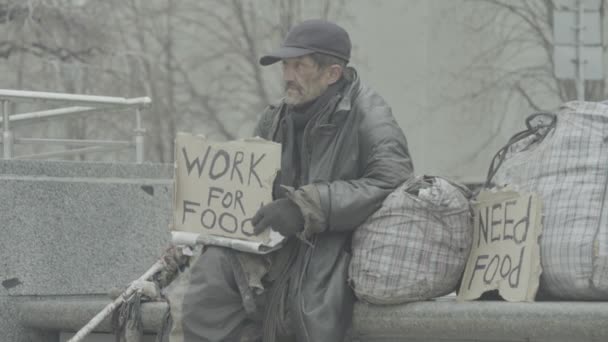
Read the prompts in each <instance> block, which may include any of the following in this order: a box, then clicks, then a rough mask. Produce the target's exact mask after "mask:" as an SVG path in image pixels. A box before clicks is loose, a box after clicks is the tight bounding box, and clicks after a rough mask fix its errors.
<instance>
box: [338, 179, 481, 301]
mask: <svg viewBox="0 0 608 342" xmlns="http://www.w3.org/2000/svg"><path fill="white" fill-rule="evenodd" d="M465 194H467V195H468V191H467V190H466V189H465V188H463V187H460V186H457V185H455V184H453V183H451V182H449V181H447V180H445V179H443V178H439V177H417V178H414V179H411V180H409V181H407V182H405V183H404V184H403V185H402V186H400V187H399V188H398V189H397V190H395V191H394V192H393V193H391V194H390V195H389V196H388V197H387V198H386V200H385V201H384V203H383V204H382V207H381V208H380V209H379V210H378V211H377V212H375V213H374V214H373V215H372V216H371V217H370V218H369V219H368V220H367V221H366V222H365V223H363V225H361V226H360V227H359V228H357V230H356V231H355V233H354V234H353V242H352V249H353V250H352V252H353V257H352V259H351V263H350V279H351V283H352V286H353V289H354V291H355V294H356V296H357V297H358V298H359V299H361V300H363V301H366V302H370V303H373V304H397V303H404V302H411V301H418V300H425V299H429V298H433V297H438V296H441V295H445V294H448V293H450V292H452V291H454V290H455V289H456V287H457V286H458V283H459V280H460V278H461V276H462V272H463V270H464V267H465V264H466V260H467V257H468V255H469V251H470V247H471V240H472V234H473V229H472V216H471V210H470V206H469V201H468V198H467V195H465Z"/></svg>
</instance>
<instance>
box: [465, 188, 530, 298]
mask: <svg viewBox="0 0 608 342" xmlns="http://www.w3.org/2000/svg"><path fill="white" fill-rule="evenodd" d="M474 207H475V221H474V232H473V246H472V249H471V254H470V255H469V259H468V262H467V265H466V268H465V272H464V277H463V279H462V284H461V286H460V291H459V293H458V298H459V299H460V300H472V299H476V298H479V297H480V296H481V295H482V294H483V293H484V292H487V291H490V290H495V289H498V292H499V294H500V295H501V296H502V297H503V298H504V299H505V300H507V301H512V302H518V301H533V300H534V296H535V295H536V291H537V290H538V281H539V276H540V273H541V266H540V249H539V245H538V238H539V236H540V233H541V202H540V200H539V198H538V196H537V195H536V194H533V193H518V192H515V191H510V190H506V189H503V190H501V191H492V192H490V191H483V192H481V193H480V194H479V196H478V197H477V203H476V205H475V206H474Z"/></svg>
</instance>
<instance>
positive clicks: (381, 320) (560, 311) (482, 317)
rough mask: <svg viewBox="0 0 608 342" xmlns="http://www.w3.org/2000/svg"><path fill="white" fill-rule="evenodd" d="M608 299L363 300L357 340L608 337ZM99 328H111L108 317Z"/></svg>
mask: <svg viewBox="0 0 608 342" xmlns="http://www.w3.org/2000/svg"><path fill="white" fill-rule="evenodd" d="M109 302H110V300H109V299H104V298H54V299H46V300H32V301H29V302H23V303H21V304H19V305H18V309H19V311H20V320H21V324H22V325H23V326H25V327H29V328H34V329H36V330H47V331H77V330H78V329H80V328H81V327H82V326H84V325H85V324H86V323H87V322H88V321H89V320H90V319H91V318H92V317H93V316H94V315H95V314H97V313H98V312H99V311H101V309H103V307H104V306H105V305H107V304H108V303H109ZM167 309H168V306H167V304H166V303H164V302H154V303H145V304H143V305H142V320H143V325H144V330H145V331H146V332H150V333H154V332H157V331H158V329H159V328H160V326H161V323H162V318H163V315H164V314H165V312H166V310H167ZM606 322H608V302H535V303H507V302H499V301H477V302H465V303H457V302H455V301H454V300H446V299H440V300H437V301H427V302H418V303H411V304H405V305H395V306H370V305H366V304H364V303H357V304H356V306H355V317H354V319H353V326H354V331H353V341H355V342H363V341H365V342H368V341H385V342H386V341H408V342H412V341H477V342H479V341H494V342H496V341H606V340H608V324H606ZM97 331H98V332H110V331H111V327H110V323H109V320H107V319H106V320H105V321H104V322H103V324H102V325H100V326H99V327H98V329H97Z"/></svg>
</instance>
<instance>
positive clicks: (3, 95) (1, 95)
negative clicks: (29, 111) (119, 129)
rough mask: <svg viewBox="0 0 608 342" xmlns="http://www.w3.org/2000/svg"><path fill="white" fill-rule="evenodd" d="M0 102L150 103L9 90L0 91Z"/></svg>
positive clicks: (146, 100) (116, 98)
mask: <svg viewBox="0 0 608 342" xmlns="http://www.w3.org/2000/svg"><path fill="white" fill-rule="evenodd" d="M0 100H11V101H15V102H32V101H50V102H70V103H72V104H88V105H124V106H145V105H148V104H150V103H151V102H152V100H151V99H150V98H149V97H137V98H131V99H128V98H124V97H111V96H95V95H81V94H63V93H49V92H39V91H23V90H10V89H0Z"/></svg>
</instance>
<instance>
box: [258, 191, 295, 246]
mask: <svg viewBox="0 0 608 342" xmlns="http://www.w3.org/2000/svg"><path fill="white" fill-rule="evenodd" d="M251 223H252V224H253V232H254V234H256V235H257V234H260V233H261V232H262V231H263V230H264V229H266V228H268V227H272V229H273V230H274V231H277V232H279V233H281V235H283V236H285V237H288V236H292V235H295V234H297V233H298V232H301V231H302V230H303V229H304V216H302V211H300V208H299V207H298V205H297V204H295V203H293V201H291V200H290V199H287V198H281V199H278V200H276V201H272V202H270V203H268V204H266V205H265V206H263V207H261V208H260V209H259V210H258V212H257V213H256V214H255V216H254V217H253V218H252V219H251Z"/></svg>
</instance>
